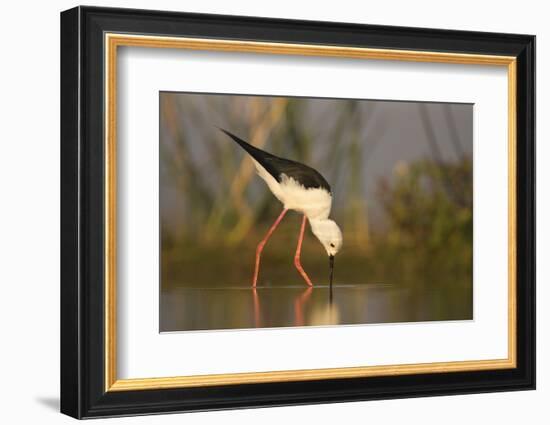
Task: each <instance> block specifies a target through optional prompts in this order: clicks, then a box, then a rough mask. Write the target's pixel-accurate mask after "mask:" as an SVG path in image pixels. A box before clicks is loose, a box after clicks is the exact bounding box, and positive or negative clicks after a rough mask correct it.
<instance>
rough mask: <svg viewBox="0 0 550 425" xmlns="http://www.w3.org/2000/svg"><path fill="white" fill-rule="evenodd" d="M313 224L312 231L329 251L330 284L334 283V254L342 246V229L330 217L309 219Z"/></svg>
mask: <svg viewBox="0 0 550 425" xmlns="http://www.w3.org/2000/svg"><path fill="white" fill-rule="evenodd" d="M309 222H310V224H311V231H312V232H313V234H314V235H315V236H317V239H319V242H321V245H323V247H324V248H325V250H326V251H327V255H328V258H329V265H330V284H331V285H332V275H333V271H334V256H335V255H336V254H337V253H338V251H340V248H342V231H341V230H340V228H339V227H338V225H337V224H336V223H335V222H334V221H333V220H330V219H324V220H309Z"/></svg>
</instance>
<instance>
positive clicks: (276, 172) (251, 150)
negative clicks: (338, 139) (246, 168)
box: [220, 128, 331, 193]
mask: <svg viewBox="0 0 550 425" xmlns="http://www.w3.org/2000/svg"><path fill="white" fill-rule="evenodd" d="M220 130H221V131H223V132H224V133H225V134H227V135H228V136H229V137H231V138H232V139H233V140H234V141H235V142H236V143H237V144H238V145H239V146H241V147H242V148H243V149H244V150H245V151H246V152H248V154H249V155H250V156H251V157H252V158H254V159H255V160H256V161H258V162H259V163H260V165H262V167H264V168H265V169H266V171H267V172H268V173H269V174H271V175H272V176H273V177H274V178H275V179H276V180H277V181H278V182H281V181H282V178H283V174H284V175H286V176H287V177H290V178H293V179H294V180H296V181H297V182H298V183H300V184H301V185H303V186H304V187H306V188H323V189H325V190H327V191H328V192H329V193H330V192H331V189H330V185H329V184H328V182H327V181H326V180H325V178H324V177H323V176H322V175H321V173H319V172H318V171H317V170H315V169H314V168H311V167H309V166H307V165H305V164H301V163H299V162H296V161H292V160H290V159H286V158H281V157H278V156H275V155H273V154H270V153H269V152H265V151H263V150H261V149H258V148H257V147H255V146H252V145H251V144H249V143H247V142H245V141H244V140H242V139H241V138H239V137H237V136H235V135H234V134H232V133H230V132H229V131H227V130H224V129H222V128H220Z"/></svg>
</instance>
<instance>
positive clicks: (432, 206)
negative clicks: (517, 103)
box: [160, 93, 473, 311]
mask: <svg viewBox="0 0 550 425" xmlns="http://www.w3.org/2000/svg"><path fill="white" fill-rule="evenodd" d="M160 99H161V116H160V118H161V126H160V127H161V146H160V155H161V164H160V165H161V169H160V179H161V217H162V219H161V249H162V252H161V254H162V255H161V261H162V267H161V269H162V270H161V272H162V285H163V287H169V286H171V285H179V286H181V285H183V286H189V287H201V286H219V285H229V286H231V285H233V286H237V285H239V286H243V285H246V284H248V283H249V280H250V278H251V274H252V266H253V257H254V252H255V248H256V244H257V243H258V241H259V240H260V239H261V238H262V237H263V236H264V234H265V232H266V231H267V229H268V228H269V226H270V225H271V223H272V221H273V220H274V219H275V218H276V216H277V215H278V214H279V212H280V209H281V205H280V203H279V202H278V201H277V200H276V199H275V198H274V197H273V195H272V194H271V193H270V192H269V190H268V189H267V187H266V186H265V183H263V181H261V180H260V179H259V178H257V177H255V176H256V175H255V171H254V167H253V164H252V161H250V159H249V158H248V157H247V155H245V154H244V152H243V151H242V150H241V149H239V148H238V147H237V146H236V145H235V144H233V143H232V142H231V141H229V140H227V139H226V138H224V136H223V135H222V134H221V133H220V132H219V130H218V129H217V128H216V126H220V127H224V128H227V129H230V130H231V131H232V132H234V133H236V134H239V135H241V136H242V137H243V138H245V139H247V140H248V141H249V142H250V143H251V144H253V145H255V146H257V147H259V148H264V149H266V150H269V151H270V152H272V153H275V154H277V155H280V156H283V157H288V158H293V159H295V160H298V161H302V162H304V163H307V164H309V165H312V166H314V167H315V168H317V169H319V171H320V172H321V173H322V174H323V175H324V176H325V177H326V178H327V180H328V181H329V182H330V183H331V186H332V188H333V193H334V197H335V198H334V202H333V213H332V214H331V216H332V217H333V218H334V219H335V220H336V221H337V222H338V223H340V224H341V226H342V228H343V230H344V246H343V249H342V251H341V253H339V255H338V256H337V260H336V281H337V282H342V283H354V284H367V283H390V284H396V285H408V286H409V287H448V288H450V289H449V290H450V291H458V292H457V293H458V294H459V299H455V301H456V302H460V303H461V304H462V305H464V306H465V308H469V309H470V311H471V287H472V232H473V227H472V199H473V193H472V189H473V181H472V159H471V157H470V156H469V154H467V153H465V152H464V149H461V147H460V143H458V138H459V137H458V132H457V129H456V125H455V124H454V122H453V118H452V114H450V113H449V111H448V110H446V109H445V108H443V109H444V111H445V112H444V117H445V120H447V124H448V128H449V134H448V138H447V139H448V140H446V141H445V143H449V144H451V145H452V151H453V153H454V159H452V160H450V159H448V158H445V155H443V153H442V151H441V148H440V146H439V144H438V143H441V142H438V141H437V140H436V136H435V134H434V132H433V129H432V128H431V124H430V120H429V115H428V114H427V112H426V109H425V107H424V106H422V104H411V108H412V109H411V110H412V111H418V114H419V115H418V117H419V119H420V121H421V123H422V125H423V126H424V130H425V136H426V137H425V139H426V142H425V144H424V147H423V149H425V152H426V154H425V155H422V156H421V157H419V159H418V160H415V161H408V162H407V161H402V160H399V157H398V156H397V157H396V161H395V167H394V171H393V173H392V175H391V176H385V177H384V178H382V179H380V180H378V181H377V182H376V187H377V190H376V199H372V198H371V199H368V198H367V196H366V184H367V178H368V176H366V175H364V169H365V167H366V166H368V164H369V163H371V162H372V161H376V152H377V149H378V148H379V144H380V140H381V139H382V135H383V134H384V132H385V131H386V130H387V128H388V126H389V125H390V122H391V121H390V119H391V117H387V116H385V115H384V114H377V112H376V103H375V102H357V101H350V100H331V101H330V102H326V101H325V102H324V103H323V102H318V104H316V106H315V108H313V110H312V107H311V104H310V103H308V100H307V99H305V100H304V99H296V98H275V97H273V98H270V97H253V96H206V95H190V94H173V93H162V95H161V98H160ZM418 105H420V106H418ZM414 108H416V109H414ZM373 117H374V118H373ZM366 135H368V136H366ZM367 137H368V141H366V140H367ZM371 183H372V184H374V182H371ZM373 204H376V208H378V209H379V211H378V215H379V216H380V217H379V218H378V219H377V220H374V219H373V218H372V210H373ZM299 221H300V217H299V216H298V215H297V214H288V215H287V217H286V218H285V220H284V221H283V222H282V224H281V226H280V228H279V229H278V230H277V232H275V234H274V235H273V237H272V239H271V240H270V242H269V243H268V245H267V247H266V250H265V251H264V257H263V258H264V260H263V263H262V269H261V276H260V281H261V282H262V284H267V285H270V284H271V285H283V284H299V283H300V282H301V281H300V280H299V279H300V278H299V276H298V274H297V273H296V272H295V270H294V268H293V266H292V259H293V256H294V250H295V244H296V239H297V236H298V229H299ZM302 253H303V254H302V263H303V265H304V268H305V269H306V270H307V271H308V274H309V275H310V277H311V278H312V280H313V281H314V283H316V282H321V283H326V281H327V277H328V261H327V258H326V254H325V253H324V251H323V248H322V247H321V245H320V244H319V242H318V241H317V240H316V239H315V238H314V237H313V236H312V235H311V234H308V236H307V237H306V239H305V241H304V248H303V250H302ZM449 293H450V294H451V293H454V292H449ZM468 306H469V307H468Z"/></svg>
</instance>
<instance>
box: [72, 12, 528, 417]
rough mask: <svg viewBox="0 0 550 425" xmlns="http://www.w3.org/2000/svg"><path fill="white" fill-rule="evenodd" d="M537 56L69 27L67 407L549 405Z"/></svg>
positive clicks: (449, 37)
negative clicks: (540, 388)
mask: <svg viewBox="0 0 550 425" xmlns="http://www.w3.org/2000/svg"><path fill="white" fill-rule="evenodd" d="M534 70H535V37H534V36H531V35H518V34H495V33H479V32H465V31H450V30H437V29H419V28H403V27H391V26H369V25H354V24H341V23H328V22H312V21H293V20H276V19H264V18H251V17H237V16H219V15H200V14H186V13H175V12H160V11H144V10H129V9H108V8H94V7H77V8H74V9H71V10H68V11H65V12H63V13H62V14H61V115H62V122H61V194H62V202H61V213H62V217H61V223H62V226H61V227H62V228H61V249H62V252H61V254H62V265H61V269H62V276H61V411H62V412H63V413H65V414H68V415H71V416H73V417H76V418H91V417H103V416H120V415H137V414H148V413H163V412H177V411H181V412H184V411H197V410H210V409H228V408H241V407H253V406H274V405H291V404H306V403H325V402H338V401H352V400H369V399H382V398H398V397H412V396H428V395H444V394H460V393H475V392H488V391H508V390H522V389H533V388H534V387H535V220H534V214H535V209H534V206H535V181H534V178H535V170H534V164H535V158H534V156H535V149H534V147H535V134H534V128H535V126H534V122H535V108H534V105H535V102H534V100H535V94H534V93H535V75H534V74H535V71H534Z"/></svg>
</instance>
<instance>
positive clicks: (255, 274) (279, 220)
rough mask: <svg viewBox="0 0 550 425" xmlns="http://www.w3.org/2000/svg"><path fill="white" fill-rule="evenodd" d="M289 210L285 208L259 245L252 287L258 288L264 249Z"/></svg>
mask: <svg viewBox="0 0 550 425" xmlns="http://www.w3.org/2000/svg"><path fill="white" fill-rule="evenodd" d="M287 211H288V210H287V209H286V208H285V209H284V210H283V211H282V212H281V214H279V217H277V220H275V223H273V225H272V226H271V227H270V229H269V230H268V231H267V235H265V238H263V239H262V241H261V242H260V243H259V244H258V247H257V248H256V265H255V267H254V278H253V279H252V287H253V288H255V287H256V283H258V275H259V274H260V256H261V255H262V251H263V249H264V246H265V244H266V243H267V240H268V239H269V238H270V237H271V235H272V234H273V232H274V231H275V229H276V228H277V226H278V225H279V223H280V222H281V220H282V219H283V217H284V216H285V214H286V212H287Z"/></svg>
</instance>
